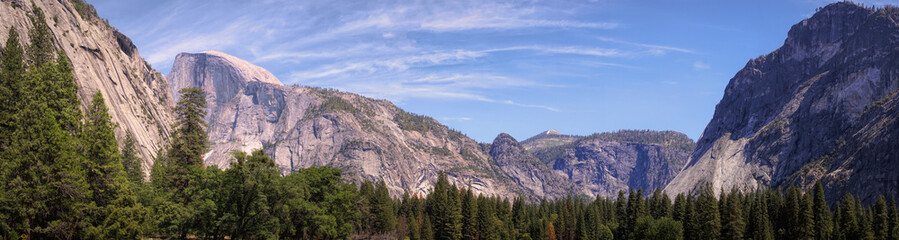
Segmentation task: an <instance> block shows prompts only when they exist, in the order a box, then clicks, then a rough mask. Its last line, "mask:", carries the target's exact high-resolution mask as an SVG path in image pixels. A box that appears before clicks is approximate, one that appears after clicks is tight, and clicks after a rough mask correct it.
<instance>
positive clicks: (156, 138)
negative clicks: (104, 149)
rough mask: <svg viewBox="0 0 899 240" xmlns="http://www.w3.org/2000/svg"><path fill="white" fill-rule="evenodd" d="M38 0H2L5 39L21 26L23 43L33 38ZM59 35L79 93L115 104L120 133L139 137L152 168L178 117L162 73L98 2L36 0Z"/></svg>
mask: <svg viewBox="0 0 899 240" xmlns="http://www.w3.org/2000/svg"><path fill="white" fill-rule="evenodd" d="M31 3H32V1H21V0H2V1H0V16H2V17H0V41H2V42H5V41H6V39H7V38H8V37H9V36H8V34H7V33H8V32H9V31H8V29H9V28H10V27H15V28H16V30H17V31H18V33H19V37H20V42H22V43H27V42H28V41H29V40H28V30H29V29H31V28H32V24H31V21H30V20H29V16H33V15H34V12H35V9H34V8H33V6H32V4H31ZM33 3H34V6H37V7H38V8H40V9H41V10H42V11H43V13H44V16H45V19H40V21H45V22H47V25H49V26H50V32H51V34H52V36H53V43H54V46H55V47H56V48H57V49H59V50H62V51H64V52H65V54H66V55H67V56H68V58H69V60H70V62H71V63H72V67H73V71H74V74H75V81H76V84H77V85H78V95H79V96H80V97H81V99H82V101H81V103H82V105H84V107H86V106H87V104H90V99H91V97H92V96H93V94H94V93H96V92H97V91H99V92H101V93H102V94H103V96H104V97H105V100H106V105H107V106H108V107H109V111H110V112H109V114H110V115H111V116H112V120H113V122H115V123H116V124H117V125H118V128H116V130H115V132H116V136H117V138H118V139H119V141H120V142H121V141H122V140H123V139H124V138H125V136H126V134H130V135H132V136H133V137H134V139H135V141H136V143H137V145H138V149H139V150H140V153H141V156H142V157H143V159H144V160H145V162H144V169H145V170H146V169H149V166H150V165H152V159H153V157H154V156H155V154H156V152H157V151H158V150H159V149H160V148H161V147H162V144H164V143H165V141H166V139H167V138H168V133H169V131H170V127H171V126H170V125H171V123H172V118H171V116H170V113H169V112H170V108H171V106H172V99H171V98H170V94H169V87H168V84H167V83H166V79H165V78H164V77H163V76H162V74H160V73H158V72H156V70H153V68H151V67H150V65H149V64H147V62H146V61H144V59H142V58H141V57H140V54H139V53H138V51H137V48H136V47H135V46H134V44H133V43H132V42H131V40H130V39H128V37H127V36H125V35H123V34H122V33H120V32H118V31H117V30H116V29H115V28H112V27H110V26H109V25H107V24H106V22H104V21H103V20H102V19H100V18H99V17H98V16H97V15H96V12H95V11H93V7H92V6H90V5H87V4H86V3H84V2H83V1H71V0H34V1H33Z"/></svg>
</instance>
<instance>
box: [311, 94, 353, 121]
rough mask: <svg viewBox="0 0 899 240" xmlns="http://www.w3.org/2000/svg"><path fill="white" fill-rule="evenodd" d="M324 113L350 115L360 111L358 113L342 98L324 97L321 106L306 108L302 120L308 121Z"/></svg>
mask: <svg viewBox="0 0 899 240" xmlns="http://www.w3.org/2000/svg"><path fill="white" fill-rule="evenodd" d="M326 112H330V113H337V112H345V113H350V114H357V113H359V112H361V111H359V109H358V108H356V107H355V106H353V104H351V103H349V102H347V101H346V100H344V99H343V98H340V97H338V96H326V97H324V101H323V102H322V104H319V105H318V106H314V107H309V108H307V109H306V113H305V114H304V115H303V116H304V118H307V119H310V118H314V117H318V116H321V115H322V114H324V113H326Z"/></svg>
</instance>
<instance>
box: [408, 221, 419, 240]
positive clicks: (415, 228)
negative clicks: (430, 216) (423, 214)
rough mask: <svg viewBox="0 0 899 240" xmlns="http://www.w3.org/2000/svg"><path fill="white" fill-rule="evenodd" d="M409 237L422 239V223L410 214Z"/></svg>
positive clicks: (413, 239) (415, 239)
mask: <svg viewBox="0 0 899 240" xmlns="http://www.w3.org/2000/svg"><path fill="white" fill-rule="evenodd" d="M408 221H409V235H408V236H407V237H409V239H410V240H421V224H419V223H418V219H417V218H415V217H412V215H409V217H408Z"/></svg>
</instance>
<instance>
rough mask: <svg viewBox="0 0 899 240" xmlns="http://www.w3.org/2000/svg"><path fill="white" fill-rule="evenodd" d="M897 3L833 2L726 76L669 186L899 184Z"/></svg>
mask: <svg viewBox="0 0 899 240" xmlns="http://www.w3.org/2000/svg"><path fill="white" fill-rule="evenodd" d="M897 20H899V9H896V8H893V7H887V8H885V9H880V10H874V9H869V8H863V7H860V6H857V5H854V4H852V3H847V2H840V3H834V4H830V5H828V6H826V7H824V8H822V9H820V10H819V11H818V12H817V13H815V14H814V16H812V17H811V18H809V19H806V20H803V21H802V22H800V23H798V24H796V25H794V26H793V27H792V28H791V29H790V32H789V34H788V36H787V39H786V41H785V42H784V45H783V46H782V47H780V48H779V49H777V50H775V51H774V52H772V53H770V54H768V55H765V56H762V57H759V58H757V59H753V60H751V61H749V63H747V64H746V67H745V68H743V69H742V70H740V71H739V72H738V73H737V74H736V76H734V78H732V79H731V80H730V83H729V84H728V86H727V88H726V89H725V93H724V97H723V98H722V99H721V102H720V103H718V106H717V107H716V109H715V115H714V117H713V118H712V120H711V122H710V123H709V125H708V126H707V127H706V129H705V132H704V133H703V135H702V137H701V138H700V139H699V141H698V142H697V144H698V145H697V147H696V149H695V151H694V152H693V155H692V157H691V159H690V162H689V163H688V164H687V166H686V168H685V169H684V171H683V172H681V174H680V175H678V176H677V177H676V178H675V179H674V180H673V181H672V182H671V184H670V185H669V186H668V187H667V190H668V192H669V193H670V194H674V193H679V192H688V191H691V190H693V189H694V188H695V187H697V186H700V185H701V184H703V183H711V184H712V185H713V187H714V189H715V190H721V189H724V190H727V189H730V188H737V189H740V190H751V189H755V188H757V187H760V186H769V185H770V186H787V185H791V184H800V185H802V186H804V187H808V186H810V185H811V184H814V182H815V181H817V180H823V183H824V184H825V186H826V188H827V189H828V190H830V196H829V197H830V198H831V199H834V198H835V197H838V196H841V195H842V194H843V193H844V192H845V191H852V192H853V193H856V194H859V195H858V196H861V198H862V199H863V200H865V201H871V200H872V199H871V198H872V196H877V195H879V194H886V195H895V194H896V193H897V192H896V190H897V189H899V174H896V173H897V172H899V171H897V170H899V164H897V163H899V155H897V153H899V147H897V145H896V144H897V143H899V142H897V141H896V139H897V132H896V128H895V127H896V121H895V120H896V116H897V115H896V110H895V106H896V98H897V96H896V94H895V93H896V90H897V89H899V76H897V70H899V49H897V46H899V24H897Z"/></svg>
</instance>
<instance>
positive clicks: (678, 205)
mask: <svg viewBox="0 0 899 240" xmlns="http://www.w3.org/2000/svg"><path fill="white" fill-rule="evenodd" d="M686 204H687V199H686V197H684V194H683V193H680V194H677V196H676V197H674V206H672V207H671V208H672V209H671V216H672V218H673V219H674V220H675V221H678V222H682V223H685V226H684V228H685V229H686V222H687V221H685V215H686V212H687V205H686Z"/></svg>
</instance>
